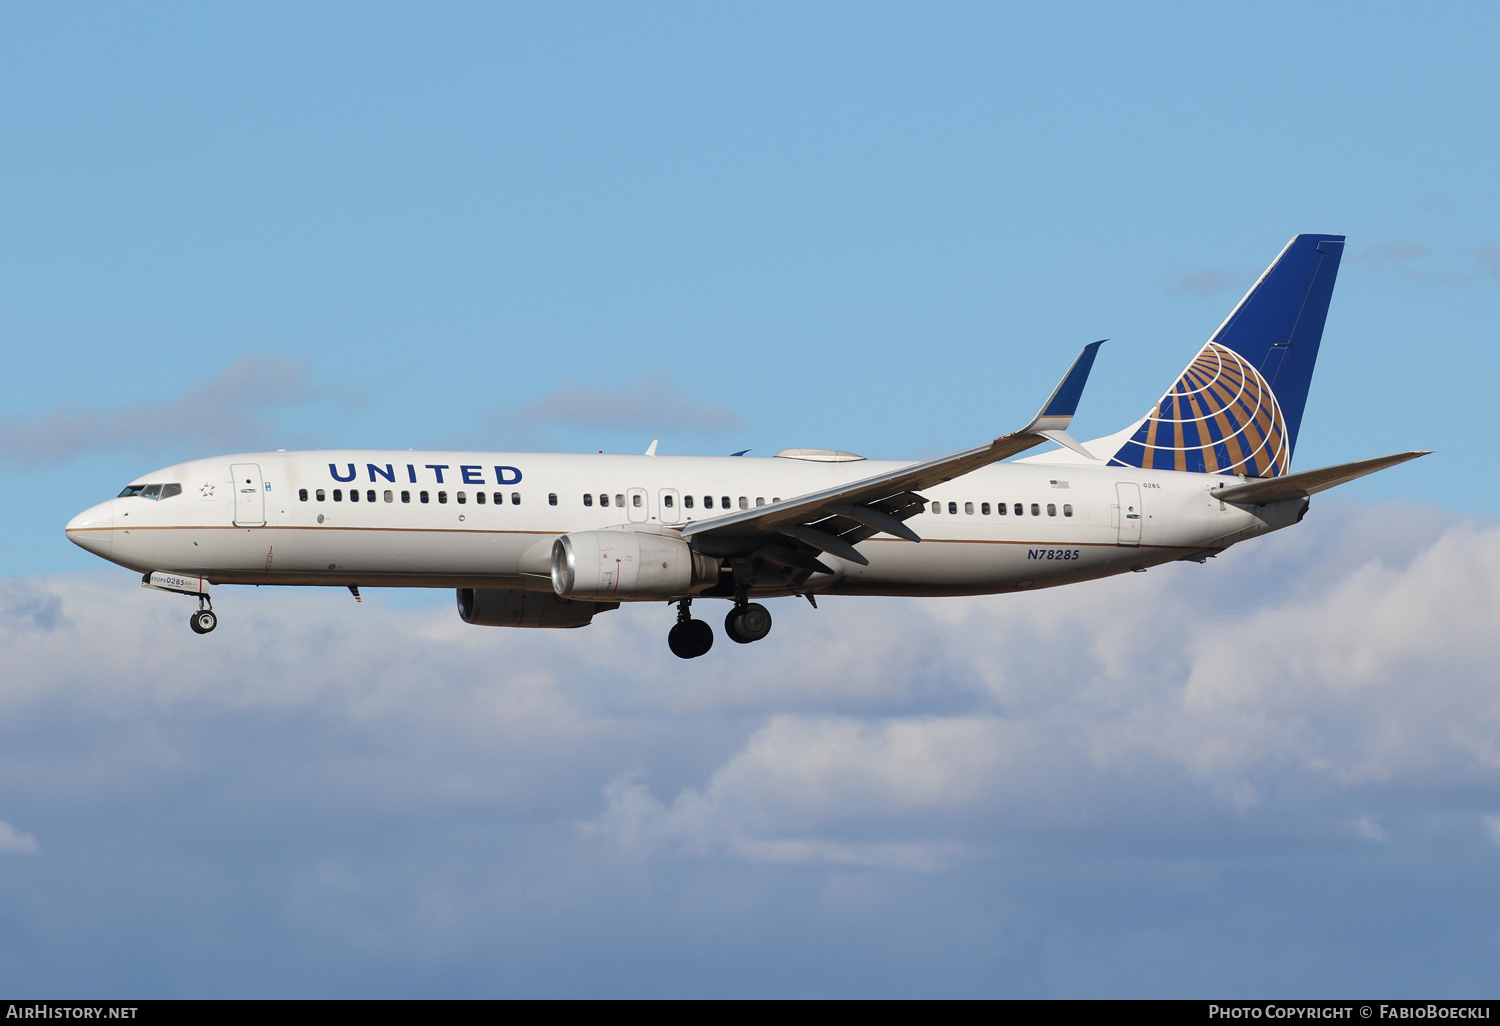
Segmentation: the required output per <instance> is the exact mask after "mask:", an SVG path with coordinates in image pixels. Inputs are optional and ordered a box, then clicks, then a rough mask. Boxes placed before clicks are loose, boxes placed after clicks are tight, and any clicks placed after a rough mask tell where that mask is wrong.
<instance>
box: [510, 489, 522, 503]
mask: <svg viewBox="0 0 1500 1026" xmlns="http://www.w3.org/2000/svg"><path fill="white" fill-rule="evenodd" d="M510 504H511V505H512V506H519V505H520V504H521V493H520V492H511V493H510Z"/></svg>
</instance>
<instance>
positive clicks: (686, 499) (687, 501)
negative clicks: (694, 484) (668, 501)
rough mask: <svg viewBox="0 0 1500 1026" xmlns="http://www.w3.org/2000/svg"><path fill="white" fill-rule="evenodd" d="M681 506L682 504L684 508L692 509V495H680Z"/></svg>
mask: <svg viewBox="0 0 1500 1026" xmlns="http://www.w3.org/2000/svg"><path fill="white" fill-rule="evenodd" d="M682 506H683V508H684V509H692V508H693V497H692V496H691V495H684V496H683V497H682Z"/></svg>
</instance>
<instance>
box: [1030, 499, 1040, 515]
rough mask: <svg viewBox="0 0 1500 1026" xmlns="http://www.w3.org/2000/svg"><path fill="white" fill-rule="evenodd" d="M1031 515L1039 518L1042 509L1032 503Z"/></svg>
mask: <svg viewBox="0 0 1500 1026" xmlns="http://www.w3.org/2000/svg"><path fill="white" fill-rule="evenodd" d="M1031 515H1032V516H1034V517H1039V516H1041V515H1042V507H1040V506H1038V505H1037V504H1036V503H1034V502H1033V503H1032V504H1031Z"/></svg>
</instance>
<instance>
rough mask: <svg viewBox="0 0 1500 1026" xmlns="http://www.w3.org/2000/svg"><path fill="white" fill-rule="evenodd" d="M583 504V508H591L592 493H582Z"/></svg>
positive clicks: (592, 501)
mask: <svg viewBox="0 0 1500 1026" xmlns="http://www.w3.org/2000/svg"><path fill="white" fill-rule="evenodd" d="M583 504H584V505H585V506H592V505H593V504H594V496H593V494H592V493H590V492H584V493H583Z"/></svg>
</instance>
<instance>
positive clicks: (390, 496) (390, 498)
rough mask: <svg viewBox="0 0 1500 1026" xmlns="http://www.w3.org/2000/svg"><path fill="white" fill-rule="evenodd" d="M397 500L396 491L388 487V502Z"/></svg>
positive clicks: (386, 491) (386, 496)
mask: <svg viewBox="0 0 1500 1026" xmlns="http://www.w3.org/2000/svg"><path fill="white" fill-rule="evenodd" d="M395 500H396V495H395V493H394V492H392V491H391V490H390V489H389V488H387V489H386V490H385V501H386V502H394V501H395ZM370 501H371V502H374V501H375V500H374V499H371V500H370Z"/></svg>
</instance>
